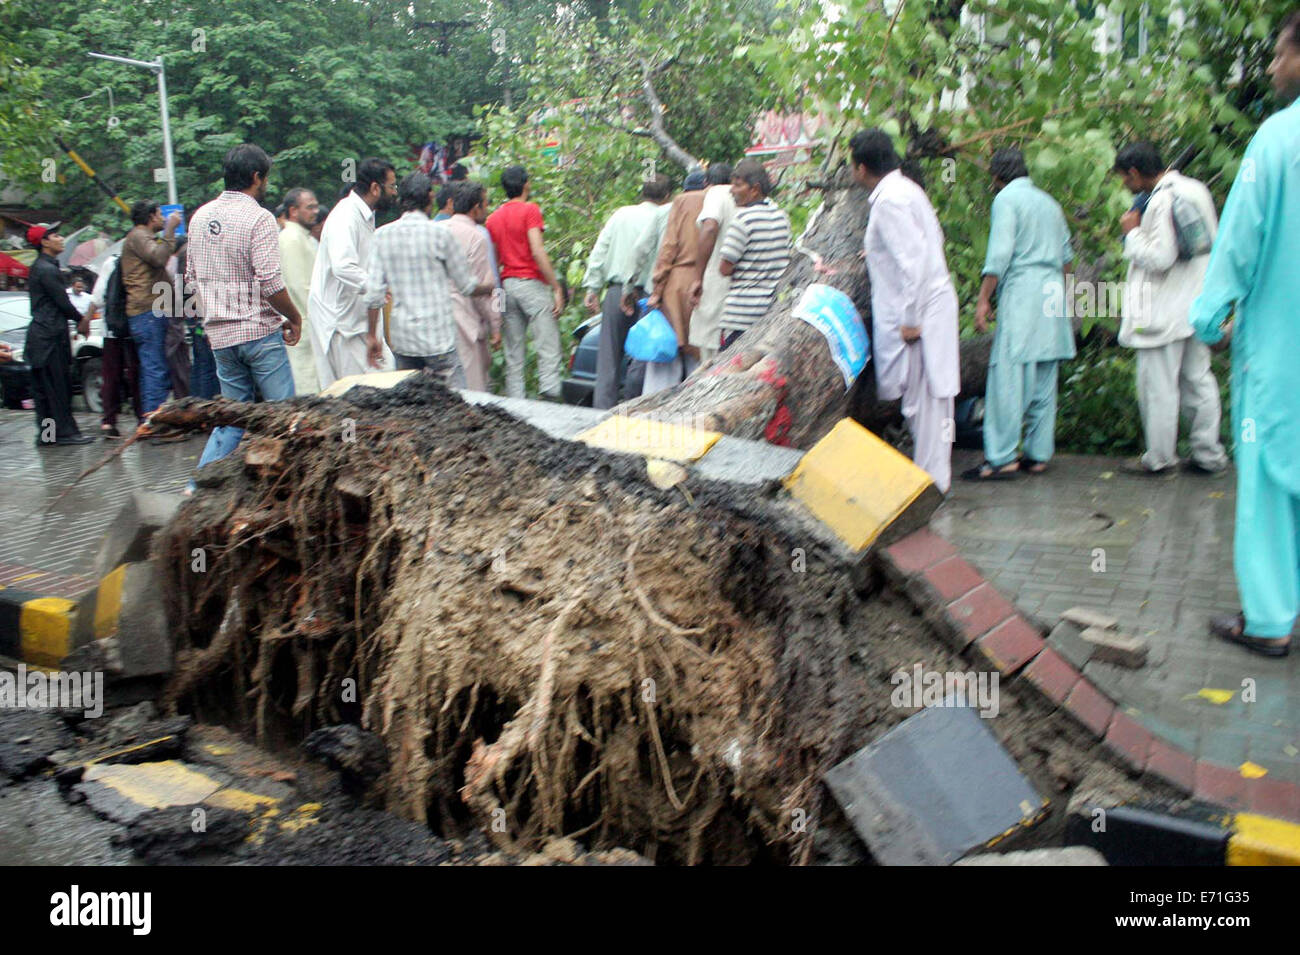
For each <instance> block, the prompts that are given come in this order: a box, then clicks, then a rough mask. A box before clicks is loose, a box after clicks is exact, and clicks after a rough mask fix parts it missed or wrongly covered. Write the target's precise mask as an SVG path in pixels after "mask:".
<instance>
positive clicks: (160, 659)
mask: <svg viewBox="0 0 1300 955" xmlns="http://www.w3.org/2000/svg"><path fill="white" fill-rule="evenodd" d="M122 574H123V576H122V581H121V603H120V606H119V608H118V610H117V614H116V626H115V627H112V630H111V633H110V634H109V635H108V636H107V637H104V638H103V639H106V640H107V639H112V640H113V641H114V646H113V647H112V648H111V650H112V651H114V652H111V653H109V656H110V658H114V659H115V660H116V662H117V664H118V666H117V669H116V671H115V675H116V676H118V677H120V678H132V677H146V676H159V675H162V674H166V673H170V672H171V668H172V651H173V646H172V635H171V627H170V623H169V621H168V618H167V607H166V605H165V604H164V602H163V599H162V594H163V586H162V581H161V579H160V577H159V574H158V571H157V569H156V568H155V567H154V566H153V564H152V563H148V562H144V563H137V564H127V565H126V566H125V567H124V568H123V571H122ZM100 610H101V612H100V613H99V614H97V618H100V619H102V618H103V617H104V613H103V611H104V608H103V607H102V606H101V608H100ZM100 629H101V628H100V626H99V625H97V626H96V630H97V631H99V630H100Z"/></svg>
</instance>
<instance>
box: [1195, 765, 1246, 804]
mask: <svg viewBox="0 0 1300 955" xmlns="http://www.w3.org/2000/svg"><path fill="white" fill-rule="evenodd" d="M1193 793H1194V795H1195V796H1196V797H1197V798H1199V799H1204V800H1207V801H1208V802H1212V803H1215V804H1217V805H1220V806H1226V807H1227V808H1229V809H1245V808H1247V803H1246V780H1245V779H1244V778H1243V777H1242V775H1241V773H1240V772H1238V771H1237V770H1236V769H1235V768H1232V767H1228V766H1220V765H1219V764H1218V763H1211V762H1207V761H1206V760H1203V759H1198V760H1197V761H1196V787H1195V789H1194V790H1193Z"/></svg>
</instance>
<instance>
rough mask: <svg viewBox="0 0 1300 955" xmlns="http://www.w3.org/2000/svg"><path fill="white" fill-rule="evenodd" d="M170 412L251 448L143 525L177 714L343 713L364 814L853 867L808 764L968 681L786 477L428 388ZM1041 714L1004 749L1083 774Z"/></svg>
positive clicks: (683, 855)
mask: <svg viewBox="0 0 1300 955" xmlns="http://www.w3.org/2000/svg"><path fill="white" fill-rule="evenodd" d="M160 418H161V419H162V420H163V421H164V422H165V423H168V424H176V425H181V426H186V427H198V426H206V425H211V424H223V423H224V424H232V425H238V426H241V427H245V428H247V429H248V430H249V432H250V440H249V441H248V443H247V444H245V445H244V446H242V447H241V449H240V450H239V451H238V452H237V453H236V454H234V455H232V456H231V458H229V459H227V460H226V461H223V462H219V463H218V464H215V465H212V466H210V467H209V468H206V469H205V470H204V471H203V472H202V475H201V480H200V485H201V489H200V492H199V493H198V494H196V495H195V497H194V498H193V499H192V500H191V501H190V502H188V503H187V504H186V505H185V506H184V507H183V508H182V510H181V511H180V513H179V514H178V515H177V517H176V519H175V520H174V521H173V523H172V524H171V525H170V526H168V527H167V528H166V529H165V530H164V531H163V532H162V533H161V534H160V535H159V536H158V537H157V538H156V539H155V544H154V559H155V560H156V561H157V562H158V565H159V567H160V569H161V570H162V572H163V574H164V577H165V581H166V589H167V599H168V602H169V603H170V605H171V606H172V608H173V611H174V617H173V619H174V620H176V621H178V622H179V624H178V629H177V651H178V658H177V659H178V666H177V670H176V673H175V675H174V678H173V680H172V682H171V684H170V686H169V687H168V690H167V693H166V704H167V705H168V706H169V707H171V708H175V709H179V710H181V711H184V712H192V713H194V714H196V715H197V716H198V717H199V718H200V719H203V720H210V721H222V722H233V723H236V724H240V725H243V726H245V727H247V728H248V729H250V730H252V731H254V732H255V733H256V735H257V737H258V740H259V742H262V743H271V744H275V743H283V744H297V743H298V742H300V741H301V740H302V739H303V738H304V737H305V736H306V735H307V734H308V733H309V732H310V731H312V730H314V729H316V728H318V727H321V726H326V725H331V724H336V723H340V722H357V723H360V724H361V725H363V726H365V727H366V728H367V729H369V730H372V731H374V732H375V733H377V734H378V735H379V737H380V738H382V740H383V742H384V746H385V747H386V750H387V766H388V769H387V772H386V773H385V774H384V775H383V776H382V777H381V778H380V779H379V781H378V782H377V783H376V784H375V786H374V787H373V788H372V789H371V797H372V799H373V800H374V801H376V802H379V803H382V804H383V805H384V806H386V807H387V808H389V809H391V810H393V811H396V812H397V813H398V814H400V815H402V816H404V817H405V818H407V819H410V820H414V821H418V822H426V823H427V824H428V825H429V826H430V827H431V828H432V829H433V830H434V832H436V833H438V834H440V835H443V836H446V837H456V836H458V835H461V834H464V833H468V832H472V831H474V830H480V831H485V832H487V833H488V834H489V837H490V838H492V839H493V840H494V841H495V842H496V843H497V845H498V846H499V847H500V848H502V849H503V850H509V851H511V852H512V853H516V854H517V853H520V852H523V853H527V852H529V851H536V850H538V849H539V848H540V847H541V846H542V845H543V844H544V843H545V841H546V839H547V838H548V837H556V836H566V837H570V838H575V839H580V840H581V841H582V842H583V843H584V844H586V845H588V846H590V847H592V849H593V850H600V849H606V848H614V847H619V846H621V847H627V848H630V849H632V850H634V851H636V852H638V853H641V854H643V855H645V856H646V857H647V858H650V859H652V860H655V861H660V862H665V861H667V862H685V863H694V862H727V863H734V862H750V861H775V862H787V861H796V862H803V861H810V860H811V859H813V858H814V851H815V850H816V853H817V856H818V857H821V856H824V855H825V854H826V853H827V852H830V853H831V854H833V855H839V856H842V855H843V853H844V852H848V853H849V854H850V855H851V854H852V853H854V852H856V853H858V855H859V856H860V854H861V853H860V849H848V848H846V847H848V846H853V845H856V843H855V841H854V839H853V837H852V835H851V834H850V833H848V832H847V830H846V829H845V827H844V824H843V821H842V818H841V817H840V816H839V813H838V810H837V809H835V808H834V807H832V806H830V805H829V802H828V800H829V797H828V796H827V795H826V793H825V790H824V787H823V786H822V785H821V783H820V777H821V775H822V774H823V773H824V772H825V770H826V769H828V768H829V767H830V766H831V765H833V764H834V763H836V762H838V761H839V760H841V759H843V758H844V757H845V756H847V755H848V754H850V753H851V752H853V751H854V750H856V749H857V748H858V747H860V746H862V745H864V744H865V743H866V742H869V741H870V740H871V739H873V738H875V737H876V736H878V735H880V733H882V732H884V731H885V730H886V729H887V728H888V727H889V726H890V725H893V724H894V723H896V722H897V721H899V720H901V719H903V718H904V717H905V716H906V715H908V711H905V710H900V709H898V708H896V707H893V706H891V703H890V693H891V689H892V686H891V684H890V681H889V676H890V674H891V673H892V672H894V671H895V670H897V669H899V668H901V667H909V666H911V665H912V664H913V663H915V662H924V663H925V664H926V665H928V666H932V667H935V668H937V669H940V670H947V669H953V668H956V669H966V666H965V665H964V664H963V663H962V662H961V661H960V660H959V659H958V658H956V657H955V656H953V655H952V654H950V653H949V651H947V650H946V649H944V648H942V646H941V645H940V644H939V643H938V642H937V641H936V640H935V639H934V638H933V636H932V635H931V634H930V633H929V632H928V631H927V629H926V627H925V625H924V624H923V623H922V622H921V620H920V619H919V618H917V617H916V616H915V615H914V613H913V611H912V608H911V606H910V604H909V603H908V602H907V601H906V600H905V599H903V598H902V597H900V596H898V595H895V594H894V593H893V592H892V591H890V590H888V589H883V587H882V586H881V584H880V582H879V580H878V579H877V580H874V581H871V582H868V584H867V589H866V590H865V591H859V590H855V589H854V587H853V586H852V585H851V584H850V583H849V579H850V575H849V574H848V573H846V572H845V567H844V566H843V565H842V564H841V563H840V562H839V561H838V559H837V558H836V557H835V556H834V555H833V554H832V553H830V552H828V551H826V550H825V549H823V548H822V547H821V546H820V545H819V544H818V543H817V541H816V540H815V539H813V538H812V537H811V536H810V535H808V534H807V533H806V532H804V531H803V530H801V529H800V528H799V527H797V526H795V525H793V524H792V523H791V522H790V521H789V519H788V517H787V516H786V512H785V511H784V510H783V509H782V508H780V507H778V506H776V503H775V501H774V495H775V494H776V493H777V491H776V490H775V489H774V488H767V489H753V490H751V489H747V488H742V487H737V486H730V485H721V484H709V483H706V482H700V481H697V480H694V479H691V480H688V481H687V483H686V484H685V485H682V486H678V487H676V488H672V489H669V490H660V489H658V488H656V487H655V486H654V485H653V484H651V483H650V481H649V480H648V479H647V478H646V476H645V469H644V464H643V463H642V462H641V461H640V460H639V459H636V458H632V457H626V456H617V455H609V454H604V453H600V452H596V451H592V450H590V449H588V448H586V447H583V446H581V445H575V444H572V443H568V442H561V441H556V440H553V439H551V438H549V437H547V436H546V435H544V434H542V433H541V432H539V431H537V430H536V429H534V428H532V427H531V426H529V425H526V424H524V423H522V422H520V421H518V420H517V419H514V418H512V417H510V416H509V415H508V414H506V413H504V412H501V411H500V410H498V409H495V408H493V407H489V406H470V405H467V404H465V403H464V402H463V401H462V400H461V399H460V398H459V397H458V396H456V395H454V394H452V393H450V392H448V391H446V390H444V389H442V388H440V387H439V386H437V385H435V384H433V383H432V382H430V381H429V380H428V379H426V378H423V377H418V376H417V377H416V378H414V379H412V380H408V381H407V382H404V383H403V384H401V385H399V386H398V387H397V388H395V389H393V390H391V391H376V390H373V389H364V388H362V389H354V390H353V391H352V392H350V393H349V395H348V396H346V397H345V398H344V399H335V400H326V399H319V398H313V399H301V400H297V401H294V402H291V403H287V404H277V405H236V404H230V403H226V402H220V401H218V402H200V401H194V400H187V401H186V402H182V403H180V404H178V405H174V406H169V407H168V408H167V409H164V411H163V413H161V414H160ZM1013 708H1014V707H1013ZM1006 709H1007V705H1006V704H1005V703H1004V711H1005V710H1006ZM1043 716H1044V714H1042V713H1039V712H1036V711H1034V710H1033V708H1032V707H1025V708H1022V710H1021V714H1020V716H1018V717H1017V716H1015V715H1011V716H1008V717H1007V719H1009V720H1014V721H1017V722H1018V723H1022V724H1023V728H1024V729H1025V731H1026V732H1025V733H1024V734H1023V735H1024V737H1025V742H1024V743H1023V744H1018V745H1017V747H1016V749H1017V750H1018V751H1017V752H1016V753H1015V755H1016V756H1017V758H1021V759H1024V760H1027V761H1028V763H1029V765H1028V767H1027V769H1028V771H1030V772H1034V767H1035V766H1038V767H1040V768H1041V769H1042V777H1043V778H1045V779H1048V780H1053V781H1054V786H1055V788H1056V789H1057V790H1061V789H1064V788H1068V787H1072V786H1073V785H1075V784H1077V783H1078V781H1079V780H1080V779H1081V778H1082V776H1083V775H1084V774H1085V769H1086V760H1085V759H1083V758H1082V757H1081V756H1080V755H1079V752H1075V751H1074V750H1072V749H1071V748H1070V747H1072V746H1074V744H1073V743H1069V742H1062V743H1060V744H1054V743H1052V742H1051V740H1052V739H1053V738H1054V737H1055V736H1056V735H1060V734H1061V733H1062V730H1061V729H1060V728H1059V727H1057V726H1055V725H1054V724H1053V723H1052V722H1051V721H1050V720H1045V719H1043ZM1031 727H1037V731H1036V732H1029V729H1030V728H1031ZM1011 735H1021V734H1018V733H1013V734H1011ZM1075 748H1076V749H1078V747H1075ZM1062 752H1064V755H1062ZM1080 752H1081V749H1080ZM1071 754H1073V755H1071ZM1049 756H1050V757H1051V760H1052V761H1053V764H1052V767H1049V766H1048V759H1049ZM1072 760H1073V761H1072ZM1062 765H1065V766H1067V767H1070V768H1069V769H1068V771H1067V772H1066V773H1065V776H1066V777H1068V778H1066V779H1065V780H1064V781H1062V779H1061V766H1062ZM830 843H834V844H835V845H830ZM837 846H838V848H837Z"/></svg>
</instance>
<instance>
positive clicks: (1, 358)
mask: <svg viewBox="0 0 1300 955" xmlns="http://www.w3.org/2000/svg"><path fill="white" fill-rule="evenodd" d="M13 360H14V350H13V349H12V348H10V347H9V346H8V345H7V344H5V343H4V342H0V365H5V364H8V363H9V362H11V361H13Z"/></svg>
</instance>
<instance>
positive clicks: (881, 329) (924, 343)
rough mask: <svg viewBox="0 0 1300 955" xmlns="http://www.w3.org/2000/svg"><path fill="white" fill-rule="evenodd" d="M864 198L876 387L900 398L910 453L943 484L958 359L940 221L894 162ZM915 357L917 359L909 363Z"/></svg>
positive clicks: (954, 298) (954, 314)
mask: <svg viewBox="0 0 1300 955" xmlns="http://www.w3.org/2000/svg"><path fill="white" fill-rule="evenodd" d="M870 202H871V215H870V217H869V218H868V219H867V232H866V235H865V236H864V237H863V240H862V245H863V250H864V252H865V253H866V259H867V270H868V272H869V273H870V275H871V324H872V332H873V334H872V342H871V346H872V350H873V351H874V353H875V371H876V388H877V393H878V394H879V395H880V397H881V398H884V399H887V400H892V399H894V398H902V399H903V413H904V416H905V417H906V418H907V422H908V427H909V430H911V432H912V441H913V444H914V445H915V451H914V452H913V455H912V457H913V460H915V461H916V463H917V464H918V465H919V466H920V467H922V468H924V469H925V470H926V471H927V472H929V474H930V476H931V478H933V479H934V483H935V486H936V487H938V488H939V490H941V491H944V492H946V491H947V490H948V486H949V482H950V478H951V456H952V448H951V445H952V439H953V435H954V430H955V429H954V427H953V424H952V407H953V399H954V398H955V397H956V395H957V393H958V392H959V391H960V390H961V363H960V358H959V354H958V348H957V293H956V291H955V290H954V288H953V284H952V278H951V277H950V276H949V274H948V262H947V259H946V258H945V256H944V252H943V229H942V228H940V226H939V219H938V217H937V216H936V215H935V214H934V208H933V207H932V206H931V205H930V200H929V199H928V198H927V197H926V195H925V192H924V190H922V189H921V187H920V186H918V185H917V184H916V183H914V182H913V181H912V180H910V179H908V178H907V177H906V176H904V175H903V174H902V173H901V172H899V171H897V170H895V171H894V172H891V173H889V174H888V175H886V176H885V177H884V178H883V179H881V181H880V183H879V185H877V186H876V188H875V190H874V191H873V192H872V193H871V197H870ZM904 327H915V328H920V330H921V338H920V341H918V342H915V343H913V344H911V345H909V344H907V343H906V342H904V341H903V338H902V334H901V331H900V330H901V329H902V328H904ZM917 363H919V364H920V365H921V366H922V367H920V368H916V367H913V365H915V364H917ZM918 389H920V390H921V393H919V394H918V393H916V392H917V390H918ZM909 412H910V413H909Z"/></svg>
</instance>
